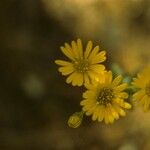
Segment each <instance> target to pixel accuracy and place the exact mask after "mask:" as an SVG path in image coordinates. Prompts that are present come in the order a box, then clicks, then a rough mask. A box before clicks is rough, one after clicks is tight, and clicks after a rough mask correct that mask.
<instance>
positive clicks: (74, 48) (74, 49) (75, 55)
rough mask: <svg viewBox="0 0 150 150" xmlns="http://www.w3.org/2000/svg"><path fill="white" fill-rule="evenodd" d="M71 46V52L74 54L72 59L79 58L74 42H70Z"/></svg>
mask: <svg viewBox="0 0 150 150" xmlns="http://www.w3.org/2000/svg"><path fill="white" fill-rule="evenodd" d="M71 45H72V51H73V53H74V57H75V58H79V57H80V55H79V51H78V47H77V44H76V42H75V41H72V42H71Z"/></svg>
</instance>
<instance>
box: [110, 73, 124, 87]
mask: <svg viewBox="0 0 150 150" xmlns="http://www.w3.org/2000/svg"><path fill="white" fill-rule="evenodd" d="M121 81H122V76H121V75H119V76H117V77H116V78H115V79H114V80H113V82H112V86H117V85H118V84H119V83H120V82H121Z"/></svg>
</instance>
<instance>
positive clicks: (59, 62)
mask: <svg viewBox="0 0 150 150" xmlns="http://www.w3.org/2000/svg"><path fill="white" fill-rule="evenodd" d="M55 63H56V64H57V65H60V66H72V63H70V62H68V61H64V60H55Z"/></svg>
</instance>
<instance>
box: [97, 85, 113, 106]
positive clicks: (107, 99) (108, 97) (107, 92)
mask: <svg viewBox="0 0 150 150" xmlns="http://www.w3.org/2000/svg"><path fill="white" fill-rule="evenodd" d="M113 98H114V93H113V90H112V89H111V88H107V87H104V88H102V89H100V91H99V94H98V97H97V104H100V105H107V104H108V103H111V101H112V99H113Z"/></svg>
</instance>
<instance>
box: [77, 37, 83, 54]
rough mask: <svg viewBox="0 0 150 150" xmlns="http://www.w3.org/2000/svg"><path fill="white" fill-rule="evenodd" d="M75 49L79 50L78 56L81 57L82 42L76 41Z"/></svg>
mask: <svg viewBox="0 0 150 150" xmlns="http://www.w3.org/2000/svg"><path fill="white" fill-rule="evenodd" d="M77 47H78V50H79V55H80V57H83V47H82V42H81V40H80V39H77Z"/></svg>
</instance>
